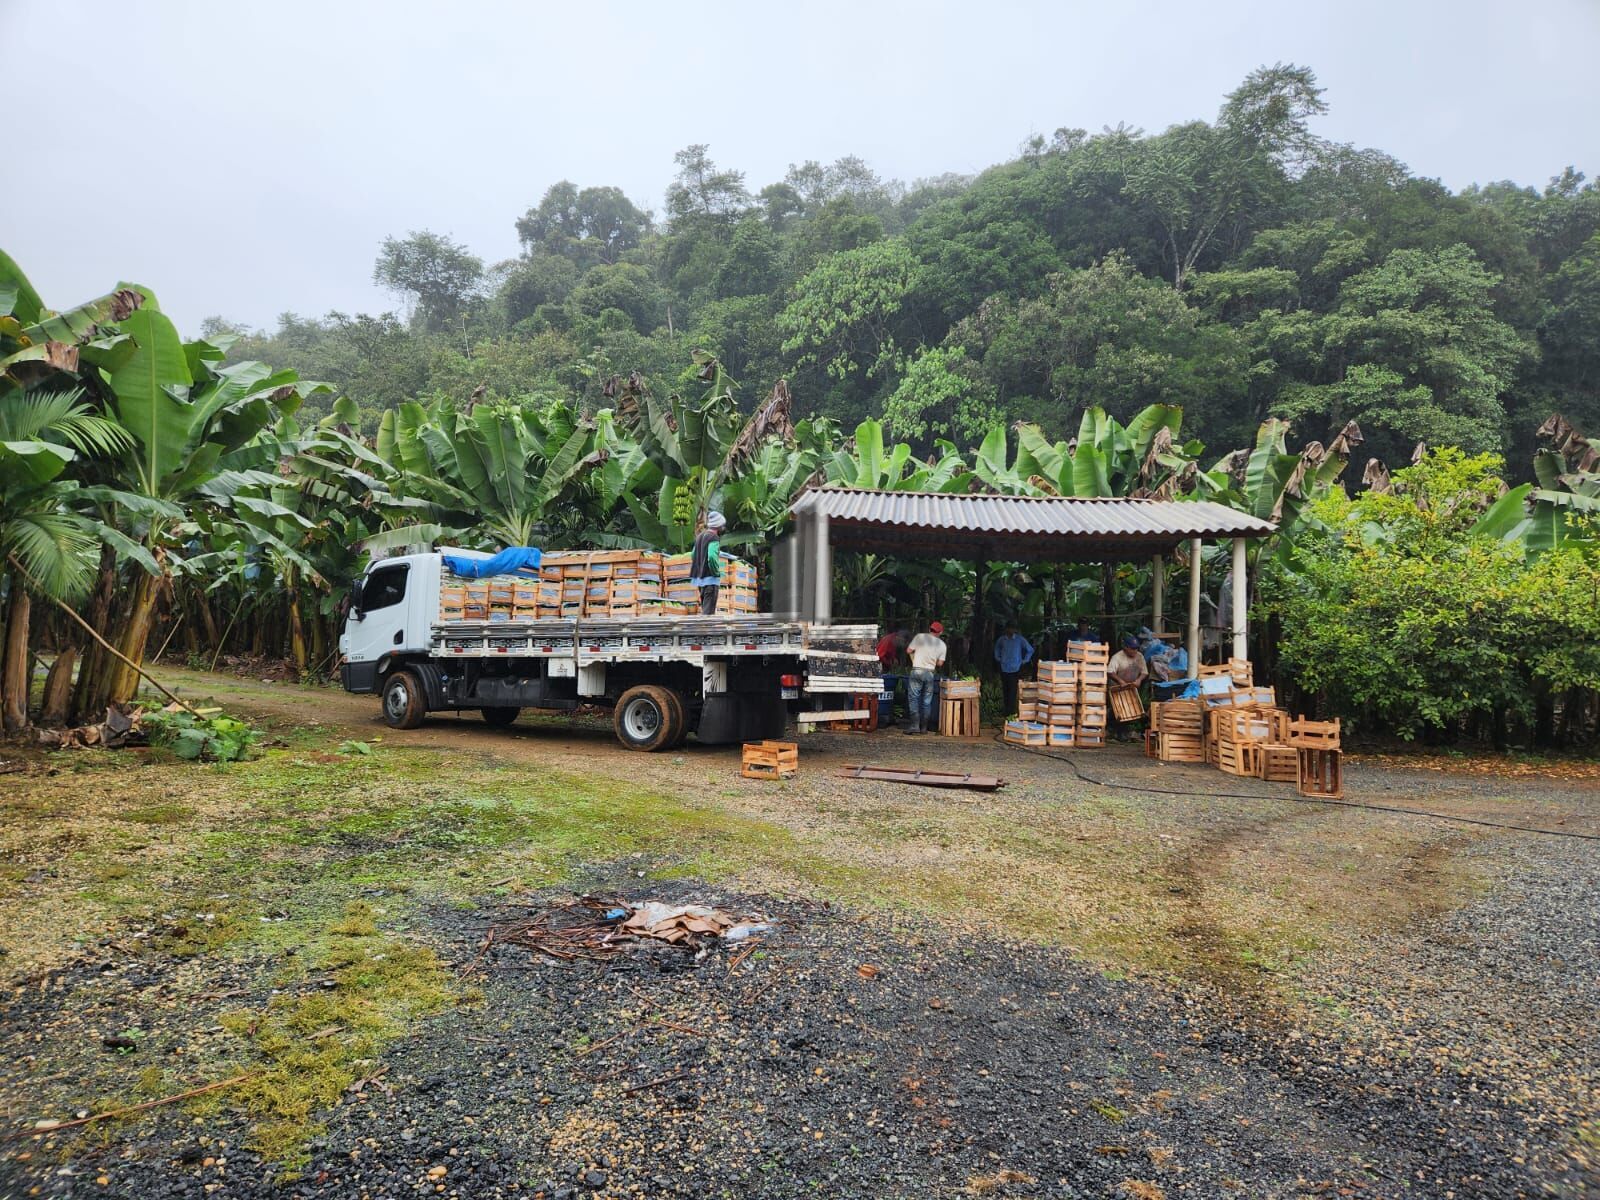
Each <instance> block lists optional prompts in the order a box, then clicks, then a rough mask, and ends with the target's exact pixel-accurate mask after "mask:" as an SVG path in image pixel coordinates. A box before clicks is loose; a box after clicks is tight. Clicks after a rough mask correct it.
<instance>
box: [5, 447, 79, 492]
mask: <svg viewBox="0 0 1600 1200" xmlns="http://www.w3.org/2000/svg"><path fill="white" fill-rule="evenodd" d="M76 457H77V455H76V454H74V453H73V450H72V447H70V446H62V445H59V444H57V443H55V442H41V441H34V440H28V441H6V442H0V482H3V483H5V484H6V486H7V487H8V488H9V487H19V486H26V485H34V486H36V485H38V484H41V483H49V482H50V480H52V479H54V478H55V477H56V476H57V475H59V474H61V472H62V471H64V470H66V466H67V464H68V463H69V462H71V461H72V460H73V459H74V458H76Z"/></svg>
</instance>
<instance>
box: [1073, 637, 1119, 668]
mask: <svg viewBox="0 0 1600 1200" xmlns="http://www.w3.org/2000/svg"><path fill="white" fill-rule="evenodd" d="M1065 653H1066V660H1067V661H1068V662H1073V663H1096V664H1099V665H1101V666H1104V665H1105V664H1106V663H1108V662H1110V661H1111V647H1110V646H1108V645H1106V644H1105V643H1104V642H1068V643H1067V649H1066V652H1065Z"/></svg>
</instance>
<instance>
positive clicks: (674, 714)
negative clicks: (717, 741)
mask: <svg viewBox="0 0 1600 1200" xmlns="http://www.w3.org/2000/svg"><path fill="white" fill-rule="evenodd" d="M682 712H683V709H682V706H681V704H680V703H678V702H676V698H675V697H674V696H672V695H671V694H670V692H669V691H668V690H667V689H666V688H663V687H656V686H655V685H654V684H640V685H639V686H638V687H631V688H629V689H628V690H627V691H625V692H623V693H622V696H621V698H620V699H619V700H618V701H617V706H616V708H615V709H613V710H612V715H611V723H612V727H613V728H614V729H615V730H616V731H617V740H618V741H619V742H621V743H622V744H623V745H624V746H626V747H627V748H628V749H629V750H645V751H650V750H666V749H668V748H669V747H671V746H672V745H673V742H674V739H675V738H677V737H679V736H680V735H681V732H682V730H683V724H684V723H683V720H682Z"/></svg>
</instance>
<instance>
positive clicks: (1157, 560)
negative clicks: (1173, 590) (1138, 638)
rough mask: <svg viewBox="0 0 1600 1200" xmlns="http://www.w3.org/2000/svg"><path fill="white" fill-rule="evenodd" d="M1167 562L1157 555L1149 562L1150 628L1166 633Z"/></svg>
mask: <svg viewBox="0 0 1600 1200" xmlns="http://www.w3.org/2000/svg"><path fill="white" fill-rule="evenodd" d="M1166 611H1167V561H1166V559H1164V558H1162V557H1161V555H1159V554H1157V555H1156V556H1155V557H1153V558H1152V559H1151V560H1150V628H1151V629H1154V630H1155V631H1156V632H1157V633H1165V632H1166V631H1167V618H1166Z"/></svg>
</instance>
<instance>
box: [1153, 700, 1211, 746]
mask: <svg viewBox="0 0 1600 1200" xmlns="http://www.w3.org/2000/svg"><path fill="white" fill-rule="evenodd" d="M1160 708H1161V718H1160V730H1161V732H1162V733H1180V734H1184V735H1185V736H1187V737H1192V738H1194V739H1195V741H1197V742H1198V741H1199V740H1200V737H1201V735H1202V734H1203V733H1204V732H1205V728H1206V708H1205V705H1203V704H1201V703H1200V701H1198V700H1164V701H1162V703H1161V705H1160Z"/></svg>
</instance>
